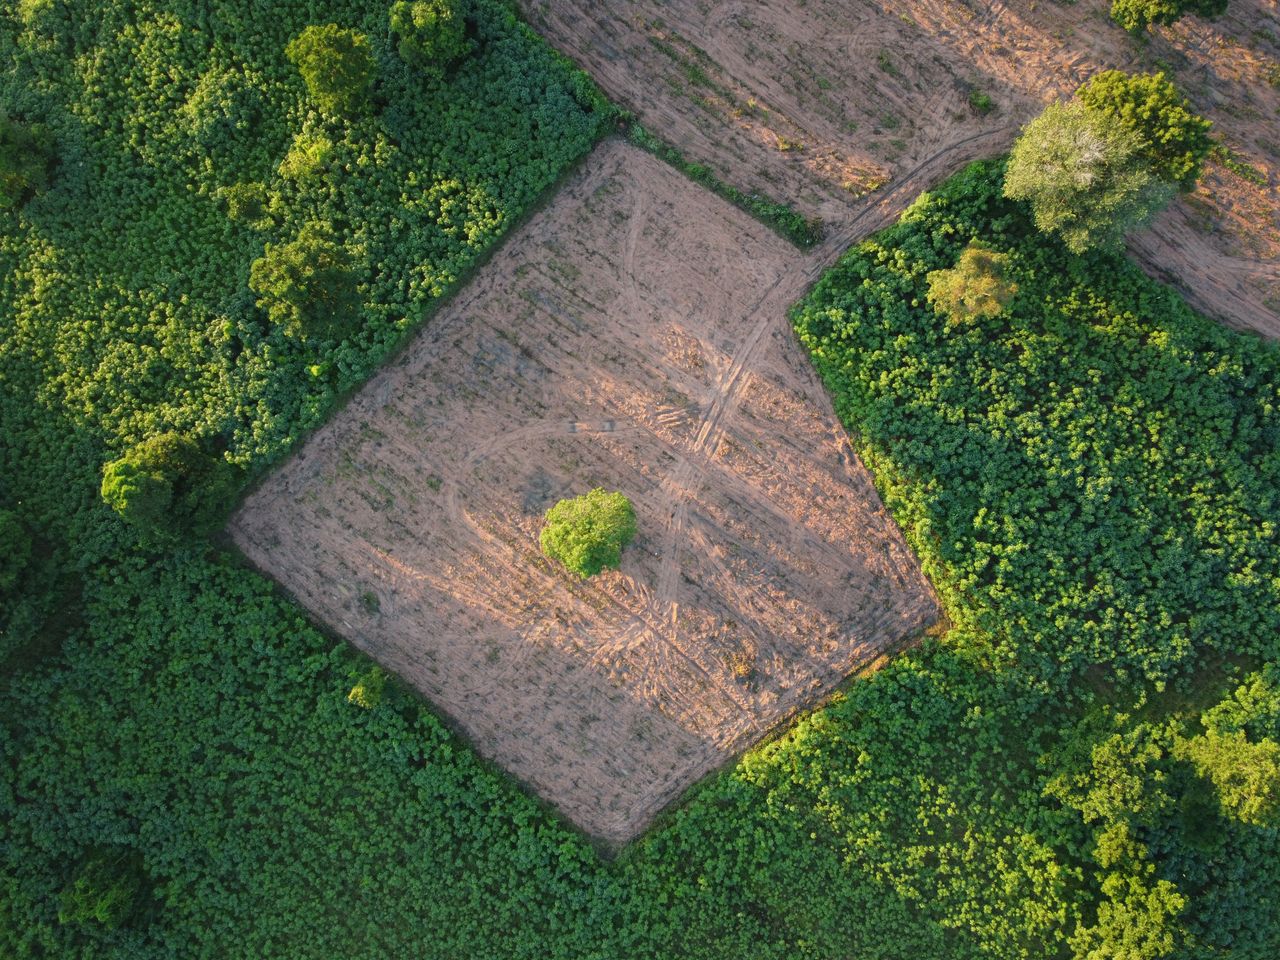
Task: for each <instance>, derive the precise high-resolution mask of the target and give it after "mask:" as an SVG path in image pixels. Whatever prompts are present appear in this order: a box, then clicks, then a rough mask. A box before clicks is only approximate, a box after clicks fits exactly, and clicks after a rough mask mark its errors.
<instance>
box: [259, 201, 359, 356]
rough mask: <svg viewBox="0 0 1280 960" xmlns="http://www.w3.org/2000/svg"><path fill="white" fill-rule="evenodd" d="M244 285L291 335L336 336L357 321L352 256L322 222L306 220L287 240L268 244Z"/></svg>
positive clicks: (357, 308)
mask: <svg viewBox="0 0 1280 960" xmlns="http://www.w3.org/2000/svg"><path fill="white" fill-rule="evenodd" d="M249 289H250V290H252V291H253V292H254V293H256V294H258V306H260V307H262V308H263V309H264V310H266V311H267V315H268V316H269V317H270V318H271V319H272V321H274V322H275V323H279V324H281V325H283V326H284V327H285V329H286V330H287V331H288V332H289V333H290V334H292V335H294V336H298V337H321V338H328V339H335V340H336V339H341V338H342V337H344V336H346V335H347V334H348V333H350V332H351V331H352V330H354V329H355V327H356V324H357V323H358V321H359V317H360V314H359V309H360V300H359V297H358V295H357V292H356V260H355V258H354V257H353V256H352V255H351V254H350V253H349V252H348V251H347V249H346V248H345V247H344V246H343V245H342V244H340V243H338V242H337V241H336V240H335V239H334V238H333V236H332V234H331V233H330V231H329V230H328V228H327V227H325V226H324V225H323V224H319V223H308V224H307V225H306V226H304V227H303V228H302V230H301V231H300V232H299V233H298V236H297V238H296V239H295V240H292V241H290V242H289V243H268V244H267V246H266V250H265V251H264V252H263V254H262V256H261V257H259V258H258V259H257V260H255V261H254V262H253V265H252V266H251V267H250V269H249Z"/></svg>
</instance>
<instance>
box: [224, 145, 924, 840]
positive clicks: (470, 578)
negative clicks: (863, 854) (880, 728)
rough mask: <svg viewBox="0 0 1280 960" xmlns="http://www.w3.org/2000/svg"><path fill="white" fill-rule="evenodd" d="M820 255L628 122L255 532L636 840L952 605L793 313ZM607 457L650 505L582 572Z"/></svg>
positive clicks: (351, 629) (593, 816)
mask: <svg viewBox="0 0 1280 960" xmlns="http://www.w3.org/2000/svg"><path fill="white" fill-rule="evenodd" d="M815 269H816V268H815ZM808 279H809V274H808V273H807V272H806V271H805V270H803V269H799V268H798V264H797V263H796V257H795V253H794V251H793V250H792V249H791V248H790V247H788V246H787V244H786V243H784V242H783V241H782V240H780V239H778V238H777V237H775V236H774V235H773V234H772V233H770V232H769V231H768V230H767V229H765V228H764V227H762V226H761V225H759V224H758V223H756V222H755V221H754V220H752V219H750V218H749V217H747V216H746V215H745V214H743V213H741V212H740V211H738V210H737V209H735V208H734V207H732V206H730V205H729V204H727V203H725V202H723V201H721V200H720V199H718V198H717V197H715V196H714V195H713V194H711V193H709V192H708V191H706V190H703V189H702V188H700V187H698V186H696V185H694V184H693V183H691V182H690V181H688V180H687V179H685V178H684V177H683V176H682V175H680V174H679V173H678V172H676V171H675V170H673V169H671V168H670V167H668V166H666V165H665V164H663V163H661V162H660V161H658V160H655V159H654V158H653V157H651V156H649V155H648V154H645V153H643V152H642V151H640V150H638V149H636V148H634V147H630V146H628V145H626V144H623V143H620V142H616V141H615V142H609V143H606V144H604V145H602V146H601V147H599V148H598V149H597V151H596V153H595V154H594V155H593V156H592V157H591V158H590V159H589V161H588V162H587V164H586V166H585V168H584V170H583V171H581V172H580V173H579V174H577V175H575V177H574V178H573V179H572V180H571V181H570V182H569V184H568V185H567V186H566V187H565V188H564V189H563V190H562V191H561V193H560V194H559V195H558V196H557V197H556V198H555V200H554V201H553V202H552V203H551V205H550V206H549V207H548V208H547V209H545V210H543V211H542V212H541V213H539V214H538V215H537V216H536V217H534V219H533V220H532V221H531V222H530V223H529V224H528V225H527V226H525V227H524V228H522V229H521V230H520V231H519V232H518V233H517V234H516V235H514V236H513V237H512V238H511V239H510V240H509V241H508V243H507V244H506V245H505V246H504V248H503V249H502V250H501V251H500V252H499V253H498V255H497V256H496V257H495V258H494V260H493V261H492V262H491V263H490V264H489V265H488V266H486V267H485V268H484V269H483V270H482V271H481V272H480V274H479V275H478V277H477V278H476V279H475V280H474V281H473V282H472V284H471V285H470V286H469V287H468V288H467V289H466V290H464V291H463V292H462V293H461V295H460V296H459V297H458V298H457V299H455V300H454V301H453V302H452V303H451V304H450V305H449V306H448V307H447V308H446V309H445V310H444V311H442V313H441V314H439V315H438V316H437V317H436V318H434V319H433V320H432V322H431V324H430V325H429V327H428V329H426V330H425V331H424V332H423V333H422V334H421V335H420V336H419V337H418V338H417V339H416V340H415V341H414V343H413V344H412V345H411V346H410V348H409V350H408V351H407V352H406V353H405V354H404V355H403V356H402V357H401V358H400V359H399V360H398V361H397V362H396V363H394V364H392V365H391V366H389V367H387V368H386V369H384V370H383V371H382V372H381V373H379V374H378V375H377V376H376V377H374V378H373V380H371V381H370V382H369V383H368V384H367V386H366V387H365V388H364V389H363V390H362V391H361V392H360V393H359V394H358V395H357V396H356V397H355V398H354V399H353V400H352V402H351V403H350V404H349V405H348V406H347V407H346V408H345V409H344V410H343V411H342V412H341V413H339V414H338V415H337V416H336V417H335V418H334V420H333V421H331V422H330V423H329V424H328V425H327V426H325V427H324V428H323V429H322V430H320V431H319V432H318V433H317V434H315V436H314V437H312V439H311V440H310V441H309V442H308V443H307V444H306V445H305V447H304V448H303V449H302V450H301V451H300V452H299V453H298V454H297V455H296V456H295V457H294V458H293V459H292V460H290V461H289V462H288V463H287V464H286V465H285V466H284V467H283V468H282V469H281V470H280V471H279V473H277V474H276V475H274V476H273V477H271V478H270V479H269V480H268V481H267V482H266V483H265V484H264V485H263V486H262V487H261V488H260V489H259V490H258V491H256V492H255V493H254V494H253V495H252V496H251V497H250V498H249V499H248V500H247V501H246V503H245V504H244V506H243V507H242V509H241V510H240V511H239V512H238V513H237V514H236V516H235V517H234V518H233V519H232V522H231V526H230V532H231V534H232V536H233V537H234V539H235V541H236V542H237V543H238V544H239V546H240V547H241V548H242V549H243V551H244V552H245V554H246V555H247V556H248V557H249V558H250V559H251V560H252V561H253V562H254V563H256V564H257V565H259V566H260V567H261V568H262V569H264V570H266V571H267V572H269V573H270V574H271V575H272V576H274V577H275V578H276V579H277V580H278V581H279V582H280V583H282V584H283V585H284V586H285V587H286V588H287V589H288V590H289V591H291V592H292V593H293V594H294V595H295V596H296V597H297V598H298V599H299V600H300V601H301V602H302V603H303V604H305V605H306V606H307V607H308V608H309V609H310V610H311V611H313V613H314V614H315V615H316V616H317V617H318V618H319V619H321V620H322V621H324V622H325V623H327V624H329V625H330V626H331V627H332V628H333V629H334V630H336V631H337V632H339V633H341V634H342V635H344V636H346V637H347V638H349V639H350V640H351V641H352V642H353V643H355V644H356V645H357V646H359V647H360V648H362V649H364V650H365V651H367V652H368V653H369V654H371V655H372V656H373V657H375V658H376V659H378V660H379V661H380V662H382V663H384V664H385V665H386V666H387V667H389V668H390V669H392V670H394V671H395V672H396V673H397V674H399V675H400V676H401V677H403V678H404V679H405V680H407V681H408V682H410V683H412V684H413V685H415V686H416V687H417V688H418V689H419V690H421V691H422V692H423V693H424V694H426V695H427V696H428V697H429V698H430V699H431V700H432V701H433V702H434V703H435V704H437V705H438V706H439V707H440V708H442V709H443V710H444V711H445V712H446V713H447V714H449V715H450V716H451V717H453V718H454V720H455V721H456V722H457V723H458V724H459V725H460V726H461V727H462V728H463V729H464V730H465V731H466V733H467V734H468V735H469V736H470V737H471V738H472V740H473V741H474V743H475V744H476V746H477V747H478V749H479V750H480V751H481V752H482V753H484V754H485V755H487V756H489V757H491V758H492V759H494V760H495V761H497V762H498V763H499V764H501V765H502V766H504V767H506V768H507V769H508V770H510V771H512V772H513V773H514V774H515V775H516V776H518V777H519V778H520V779H522V780H523V781H525V782H526V783H528V784H529V785H531V786H532V788H533V789H535V790H536V791H537V792H538V793H539V794H541V795H542V796H543V797H545V798H546V799H548V800H549V801H550V802H551V803H553V804H554V805H555V806H557V807H558V808H559V809H560V810H562V811H563V812H564V813H565V815H566V816H568V817H569V818H570V819H572V820H573V821H575V822H576V823H578V824H580V825H581V826H582V827H583V828H584V829H585V830H586V831H588V832H589V833H591V834H593V835H595V836H597V837H599V838H601V839H603V840H606V841H609V842H613V843H619V842H622V841H625V840H627V839H629V838H631V837H632V836H634V835H635V834H636V833H637V832H639V831H640V830H642V829H643V828H644V827H645V826H646V825H647V824H648V822H649V821H650V820H651V819H652V818H653V816H654V815H655V814H656V813H657V812H658V811H659V810H660V809H661V808H662V807H663V806H665V805H666V804H667V803H668V802H670V801H671V800H672V799H674V798H675V797H677V796H678V795H679V794H680V793H681V792H682V791H683V789H684V788H686V787H687V786H688V785H689V784H691V783H692V782H693V781H695V780H696V779H698V778H699V777H700V776H702V775H703V774H705V773H707V772H708V771H710V770H712V769H714V768H715V767H717V766H718V765H720V764H721V763H722V762H724V761H725V760H726V759H727V758H728V757H730V756H731V755H732V754H734V753H735V752H737V751H739V750H741V749H742V748H743V747H745V746H747V745H748V744H749V743H751V742H752V741H753V740H755V739H757V738H759V737H760V736H762V735H763V734H765V733H766V732H768V731H769V730H770V729H771V728H772V727H774V726H776V725H777V724H778V723H779V722H780V721H782V720H784V719H785V718H786V717H787V716H788V715H789V714H791V713H793V712H795V711H796V710H797V709H798V708H801V707H803V706H805V705H806V704H808V703H811V702H813V701H814V700H815V699H816V698H819V697H820V696H821V695H823V694H824V693H826V692H827V691H829V690H831V689H832V687H833V686H834V685H835V684H837V683H838V682H839V681H840V680H841V679H842V678H843V677H845V676H847V675H848V674H849V673H850V672H852V671H854V670H855V669H857V668H859V667H860V666H864V665H866V664H868V663H869V662H871V661H873V660H874V659H876V658H877V657H879V656H880V655H882V654H883V653H884V652H885V651H886V650H888V649H890V648H892V647H894V646H895V645H896V644H898V643H899V642H901V641H903V640H904V639H907V638H909V637H910V636H912V635H913V634H916V633H917V632H918V631H920V630H921V629H923V628H925V627H927V626H929V625H930V624H931V623H932V622H933V621H934V620H935V618H936V616H937V608H936V604H935V600H934V598H933V595H932V592H931V590H930V588H929V586H928V584H927V583H926V581H925V580H924V578H923V576H922V574H921V573H920V571H919V569H918V567H917V565H916V563H915V560H914V558H913V557H912V556H911V554H910V552H909V551H908V549H907V548H906V546H905V545H904V543H903V541H902V539H901V536H900V533H899V531H898V530H897V528H896V527H895V525H894V524H893V522H892V520H891V519H890V517H889V516H888V514H887V512H886V511H885V509H884V508H883V506H882V505H881V503H880V501H879V498H878V497H877V495H876V492H875V489H874V487H873V486H872V483H871V480H870V478H869V476H868V474H867V472H866V470H865V469H864V468H863V467H862V465H861V463H860V462H859V461H858V460H857V459H856V457H855V456H854V454H853V452H852V450H851V448H850V446H849V443H848V440H847V438H845V437H844V435H843V433H842V431H841V429H840V427H839V425H838V424H837V422H836V420H835V417H834V415H833V414H832V411H831V409H830V406H829V401H828V400H827V398H826V396H825V394H824V393H823V390H822V388H821V386H820V384H819V383H818V381H817V379H816V377H815V375H814V373H813V372H812V371H811V369H810V366H809V363H808V361H807V359H806V358H805V356H804V355H803V353H802V352H801V350H800V348H799V346H798V345H797V344H796V343H795V341H794V340H793V338H792V334H791V332H790V330H789V329H788V328H787V326H786V320H785V315H786V309H787V307H788V306H789V305H790V304H791V303H792V302H793V301H794V300H795V299H796V298H797V296H798V295H799V293H800V292H801V291H802V290H803V288H804V286H805V285H806V283H807V282H808ZM595 486H603V487H607V488H611V489H617V490H621V491H623V492H624V493H626V494H627V495H628V496H629V497H631V498H632V500H633V501H634V503H635V506H636V512H637V516H638V520H639V529H640V534H639V537H638V538H637V540H636V541H635V542H634V543H633V544H632V545H631V546H630V547H629V548H628V550H627V551H626V552H625V554H624V559H623V564H622V569H621V570H620V571H617V572H607V573H605V574H602V575H601V576H599V577H597V578H593V579H592V580H591V581H587V582H582V581H577V580H575V579H573V578H571V577H570V576H569V575H567V574H566V573H564V572H563V571H562V570H561V569H559V568H557V567H556V566H554V565H552V564H551V563H550V562H548V561H547V560H546V559H545V558H543V557H542V555H541V553H540V551H539V548H538V542H537V537H538V532H539V529H540V525H541V523H540V521H541V516H542V514H543V512H544V511H545V510H546V509H547V507H549V506H550V505H551V504H552V503H554V502H555V501H556V500H557V499H559V498H561V497H564V496H567V495H572V494H577V493H581V492H583V491H584V490H587V489H589V488H591V487H595Z"/></svg>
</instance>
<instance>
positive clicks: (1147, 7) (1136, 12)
mask: <svg viewBox="0 0 1280 960" xmlns="http://www.w3.org/2000/svg"><path fill="white" fill-rule="evenodd" d="M1226 9H1227V0H1111V19H1112V20H1114V21H1115V22H1116V23H1118V24H1120V26H1122V27H1124V28H1125V29H1126V30H1129V31H1131V32H1134V33H1137V32H1140V31H1142V30H1145V29H1147V27H1149V26H1151V24H1153V23H1154V24H1161V25H1164V26H1167V25H1168V24H1171V23H1175V22H1176V21H1178V20H1180V19H1181V18H1182V17H1183V15H1184V14H1188V13H1194V14H1195V15H1196V16H1200V17H1216V16H1218V15H1219V14H1221V13H1223V12H1225V11H1226Z"/></svg>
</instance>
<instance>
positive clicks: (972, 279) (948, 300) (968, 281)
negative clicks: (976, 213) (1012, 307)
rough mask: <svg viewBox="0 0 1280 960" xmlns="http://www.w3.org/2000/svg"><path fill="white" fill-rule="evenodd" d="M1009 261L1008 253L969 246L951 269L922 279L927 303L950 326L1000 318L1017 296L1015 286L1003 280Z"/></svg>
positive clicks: (979, 246)
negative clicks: (986, 318) (926, 288)
mask: <svg viewBox="0 0 1280 960" xmlns="http://www.w3.org/2000/svg"><path fill="white" fill-rule="evenodd" d="M1008 261H1009V255H1008V254H1007V253H999V252H997V251H995V250H992V249H991V248H990V247H987V246H984V245H983V244H981V243H978V242H976V241H975V242H972V243H970V244H969V245H968V246H967V247H965V248H964V250H962V251H961V253H960V256H959V258H958V259H957V260H956V265H955V266H954V267H952V268H951V269H949V270H934V271H932V272H930V273H929V275H928V276H927V277H926V278H925V280H926V282H927V283H928V285H929V292H928V295H927V296H928V300H929V302H930V303H931V304H933V307H934V309H936V310H938V311H939V312H940V313H942V314H943V315H945V316H946V317H947V318H948V319H949V320H950V321H951V322H952V323H965V322H967V321H970V320H976V319H978V318H980V317H995V316H999V315H1000V314H1001V313H1003V312H1004V310H1005V308H1006V307H1007V306H1008V305H1009V304H1010V302H1011V301H1012V300H1013V298H1014V296H1015V295H1016V294H1017V292H1018V285H1017V284H1016V283H1014V282H1012V281H1011V280H1008V279H1007V278H1006V276H1005V272H1006V267H1007V264H1008Z"/></svg>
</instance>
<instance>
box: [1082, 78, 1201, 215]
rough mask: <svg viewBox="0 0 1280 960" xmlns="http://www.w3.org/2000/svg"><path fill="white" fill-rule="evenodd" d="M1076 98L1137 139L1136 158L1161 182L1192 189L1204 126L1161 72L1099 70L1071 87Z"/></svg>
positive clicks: (1195, 179) (1197, 168)
mask: <svg viewBox="0 0 1280 960" xmlns="http://www.w3.org/2000/svg"><path fill="white" fill-rule="evenodd" d="M1076 97H1077V98H1078V99H1079V100H1080V102H1081V103H1083V104H1084V105H1085V106H1086V107H1088V108H1089V109H1090V110H1093V111H1094V112H1096V113H1097V114H1099V115H1100V116H1102V117H1103V118H1105V121H1106V122H1107V123H1108V124H1116V125H1119V126H1121V127H1123V128H1124V129H1126V130H1128V131H1129V132H1130V133H1132V134H1133V135H1134V136H1135V137H1136V138H1137V150H1136V156H1137V158H1138V160H1139V161H1141V162H1142V163H1143V164H1145V165H1146V167H1147V168H1148V169H1149V170H1150V171H1151V172H1152V173H1153V174H1155V176H1157V177H1159V178H1160V179H1161V180H1165V181H1167V182H1169V183H1172V184H1175V185H1176V186H1177V187H1178V189H1179V190H1182V191H1184V192H1185V191H1188V190H1192V189H1193V188H1194V187H1195V185H1196V181H1197V180H1199V179H1200V171H1201V169H1202V168H1203V166H1204V161H1205V158H1206V157H1208V156H1209V153H1210V151H1211V150H1212V149H1213V138H1212V137H1210V136H1209V128H1210V127H1212V126H1213V124H1212V123H1210V122H1209V121H1208V120H1206V119H1205V118H1204V117H1201V116H1199V115H1197V114H1196V113H1195V112H1194V111H1193V110H1192V109H1191V104H1190V103H1189V102H1188V101H1187V99H1186V97H1184V96H1182V94H1180V93H1179V92H1178V90H1177V88H1176V87H1175V86H1174V85H1173V83H1172V82H1170V81H1169V80H1168V78H1166V77H1165V75H1164V74H1163V73H1154V74H1128V73H1125V72H1124V71H1122V70H1104V71H1103V72H1102V73H1099V74H1097V75H1096V76H1094V77H1092V78H1091V79H1090V80H1089V81H1088V82H1087V83H1085V84H1083V85H1082V86H1081V87H1080V89H1079V90H1077V91H1076Z"/></svg>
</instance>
